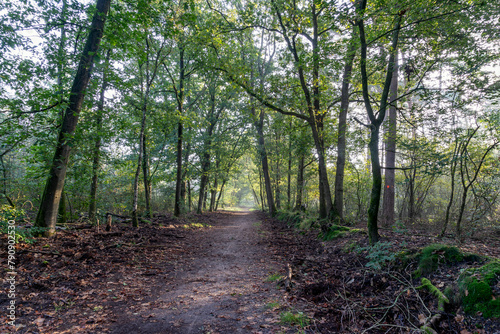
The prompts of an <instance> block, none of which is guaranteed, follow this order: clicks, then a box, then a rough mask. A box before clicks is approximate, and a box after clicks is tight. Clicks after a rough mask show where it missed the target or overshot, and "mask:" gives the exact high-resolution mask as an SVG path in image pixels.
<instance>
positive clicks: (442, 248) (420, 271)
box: [414, 244, 477, 277]
mask: <svg viewBox="0 0 500 334" xmlns="http://www.w3.org/2000/svg"><path fill="white" fill-rule="evenodd" d="M417 258H418V268H417V270H415V272H414V275H415V277H421V276H426V275H429V274H431V273H433V272H434V271H436V270H437V269H438V267H439V265H440V264H446V265H450V264H455V263H459V262H462V261H471V260H474V258H477V256H474V255H468V254H464V253H462V252H461V251H460V250H459V249H458V248H457V247H454V246H447V245H440V244H434V245H429V246H427V247H425V248H423V249H422V251H421V252H420V254H418V255H417Z"/></svg>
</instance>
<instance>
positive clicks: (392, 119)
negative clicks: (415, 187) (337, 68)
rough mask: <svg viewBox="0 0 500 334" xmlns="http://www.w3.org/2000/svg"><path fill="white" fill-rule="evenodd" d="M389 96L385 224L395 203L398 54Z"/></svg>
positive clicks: (391, 220) (388, 220) (389, 218)
mask: <svg viewBox="0 0 500 334" xmlns="http://www.w3.org/2000/svg"><path fill="white" fill-rule="evenodd" d="M390 89H391V97H390V101H391V102H390V103H391V106H390V107H389V115H388V119H389V122H388V125H387V136H386V142H385V167H386V168H385V173H384V174H385V175H384V177H385V187H384V200H383V209H382V210H383V211H382V212H383V213H382V216H383V222H384V225H385V226H390V225H392V224H393V223H394V205H395V199H394V197H395V190H394V184H395V180H396V177H395V167H396V138H397V131H396V130H397V109H396V105H395V104H396V102H395V101H396V99H397V98H398V56H397V52H396V57H395V60H394V71H393V72H392V81H391V88H390Z"/></svg>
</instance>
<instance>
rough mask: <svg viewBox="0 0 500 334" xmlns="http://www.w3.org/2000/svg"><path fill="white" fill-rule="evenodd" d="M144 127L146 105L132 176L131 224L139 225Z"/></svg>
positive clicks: (144, 111) (143, 111) (143, 110)
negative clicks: (135, 164)
mask: <svg viewBox="0 0 500 334" xmlns="http://www.w3.org/2000/svg"><path fill="white" fill-rule="evenodd" d="M145 128H146V106H145V105H144V107H143V109H142V120H141V132H140V134H139V156H138V157H137V168H136V170H135V177H134V194H133V199H132V225H133V226H134V227H139V219H138V217H137V203H138V199H139V175H140V174H141V164H142V156H143V154H144V152H143V148H144V131H145Z"/></svg>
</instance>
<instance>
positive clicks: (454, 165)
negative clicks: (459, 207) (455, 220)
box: [439, 138, 460, 238]
mask: <svg viewBox="0 0 500 334" xmlns="http://www.w3.org/2000/svg"><path fill="white" fill-rule="evenodd" d="M458 152H460V145H459V143H458V138H457V139H455V149H454V150H453V157H452V160H451V167H450V169H451V170H450V174H451V175H450V176H451V180H450V187H451V190H450V199H449V201H448V205H447V206H446V216H445V218H444V224H443V229H442V230H441V233H440V234H439V237H440V238H443V237H444V235H445V233H446V229H447V228H448V222H449V221H450V211H451V206H452V205H453V197H454V195H455V171H456V169H457V163H458V161H457V158H458Z"/></svg>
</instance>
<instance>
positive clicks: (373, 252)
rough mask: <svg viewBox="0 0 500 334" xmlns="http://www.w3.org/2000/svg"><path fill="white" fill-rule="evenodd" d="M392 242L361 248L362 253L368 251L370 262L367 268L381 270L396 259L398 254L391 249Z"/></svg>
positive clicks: (367, 256)
mask: <svg viewBox="0 0 500 334" xmlns="http://www.w3.org/2000/svg"><path fill="white" fill-rule="evenodd" d="M391 247H392V242H377V243H376V244H375V245H373V246H369V247H363V248H360V250H362V251H368V254H367V255H366V258H367V259H368V260H369V261H368V263H367V264H366V266H367V267H369V268H372V269H375V270H381V269H382V268H383V267H384V266H385V265H387V264H388V263H390V262H392V261H394V259H396V254H394V253H393V252H392V250H391V249H390V248H391Z"/></svg>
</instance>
